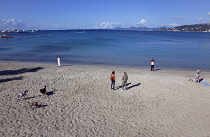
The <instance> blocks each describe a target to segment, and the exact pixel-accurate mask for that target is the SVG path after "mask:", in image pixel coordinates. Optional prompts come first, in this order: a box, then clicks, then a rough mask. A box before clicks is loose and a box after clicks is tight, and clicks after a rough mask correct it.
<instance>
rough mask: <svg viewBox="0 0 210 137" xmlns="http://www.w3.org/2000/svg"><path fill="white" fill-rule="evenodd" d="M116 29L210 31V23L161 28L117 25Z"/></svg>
mask: <svg viewBox="0 0 210 137" xmlns="http://www.w3.org/2000/svg"><path fill="white" fill-rule="evenodd" d="M114 30H137V31H186V32H210V23H209V24H193V25H183V26H177V27H171V28H167V27H159V28H147V27H129V28H121V27H117V28H115V29H114Z"/></svg>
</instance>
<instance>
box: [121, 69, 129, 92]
mask: <svg viewBox="0 0 210 137" xmlns="http://www.w3.org/2000/svg"><path fill="white" fill-rule="evenodd" d="M127 81H128V75H127V73H126V72H124V75H123V77H122V88H123V90H124V89H126V90H127Z"/></svg>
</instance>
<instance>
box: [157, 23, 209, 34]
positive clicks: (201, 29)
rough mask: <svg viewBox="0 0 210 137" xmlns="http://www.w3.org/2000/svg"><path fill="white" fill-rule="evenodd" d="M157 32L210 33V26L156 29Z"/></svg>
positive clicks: (199, 25)
mask: <svg viewBox="0 0 210 137" xmlns="http://www.w3.org/2000/svg"><path fill="white" fill-rule="evenodd" d="M156 31H186V32H210V24H193V25H183V26H178V27H173V28H165V29H156Z"/></svg>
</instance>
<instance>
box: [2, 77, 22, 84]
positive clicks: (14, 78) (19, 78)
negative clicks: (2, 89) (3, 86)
mask: <svg viewBox="0 0 210 137" xmlns="http://www.w3.org/2000/svg"><path fill="white" fill-rule="evenodd" d="M22 79H23V76H20V77H13V78H7V79H0V83H3V82H8V81H13V80H22Z"/></svg>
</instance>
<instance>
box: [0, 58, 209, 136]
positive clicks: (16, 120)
mask: <svg viewBox="0 0 210 137" xmlns="http://www.w3.org/2000/svg"><path fill="white" fill-rule="evenodd" d="M113 70H114V71H115V72H116V73H115V74H116V78H117V79H116V83H115V90H111V89H110V84H111V82H110V75H111V72H112V71H113ZM125 71H126V72H127V73H128V90H123V89H122V88H121V84H122V83H121V82H122V79H121V78H122V75H123V72H125ZM201 71H202V70H201ZM194 73H195V71H189V70H188V71H180V70H158V71H155V72H151V71H150V69H139V68H122V67H120V68H117V67H96V66H79V65H77V66H76V65H68V66H63V67H62V66H61V67H58V66H57V64H56V65H53V64H33V63H31V64H30V63H22V62H21V63H14V62H1V64H0V84H1V85H0V89H1V92H0V113H1V115H0V120H1V121H2V124H1V125H0V134H1V135H2V136H17V137H21V136H61V137H68V136H145V137H151V136H155V137H156V136H160V137H161V136H170V137H177V136H196V137H203V136H209V135H210V132H209V131H210V124H209V123H210V120H209V110H210V100H209V96H210V92H209V87H208V86H204V85H203V84H201V83H194V82H191V81H188V80H189V79H193V80H194V77H195V74H194ZM201 78H204V80H205V81H206V82H208V83H210V73H209V72H208V71H202V72H201ZM45 85H46V86H47V88H46V89H47V93H46V94H47V95H42V94H41V93H40V92H39V89H42V88H43V87H44V86H45ZM25 90H28V93H27V96H26V98H25V99H16V97H15V95H16V94H18V93H22V92H23V91H25ZM28 102H29V103H28ZM32 102H37V103H38V106H31V105H30V103H32Z"/></svg>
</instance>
